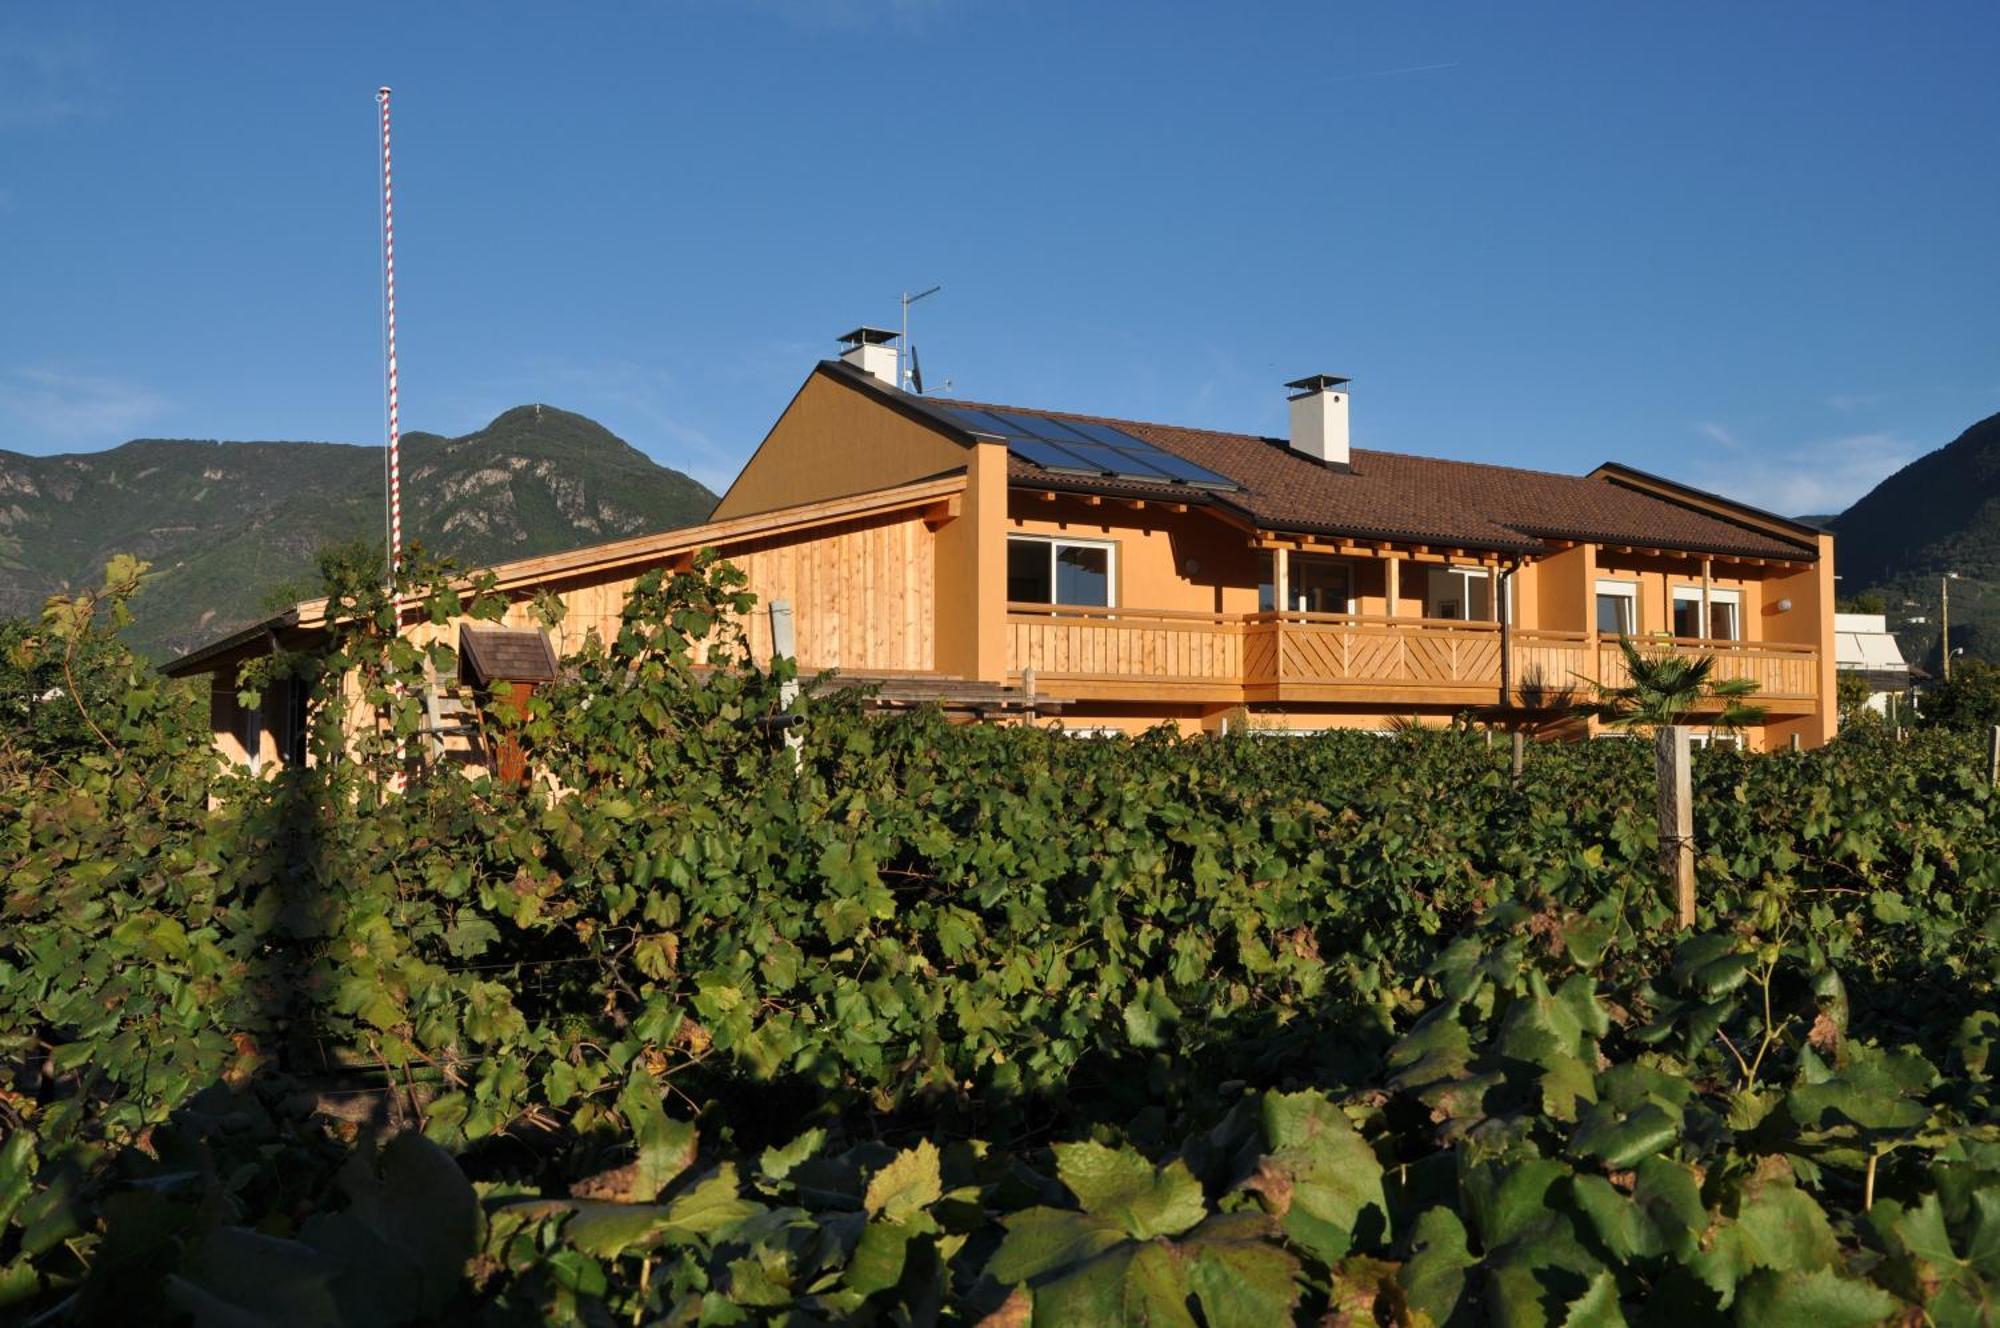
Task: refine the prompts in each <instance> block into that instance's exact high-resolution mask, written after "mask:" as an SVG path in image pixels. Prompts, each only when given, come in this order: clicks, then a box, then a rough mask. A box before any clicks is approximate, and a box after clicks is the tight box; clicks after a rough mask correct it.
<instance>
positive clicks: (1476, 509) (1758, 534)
mask: <svg viewBox="0 0 2000 1328" xmlns="http://www.w3.org/2000/svg"><path fill="white" fill-rule="evenodd" d="M917 400H920V401H924V402H925V403H926V404H935V405H940V406H945V407H951V406H968V407H974V408H977V409H984V410H1001V411H1007V412H1009V413H1012V414H1017V415H1041V416H1047V417H1049V418H1052V419H1073V420H1091V421H1094V422H1096V423H1099V424H1108V425H1110V426H1111V427H1113V428H1116V429H1122V430H1124V431H1125V432H1127V433H1130V434H1133V435H1134V436H1136V437H1139V438H1142V439H1144V440H1145V441H1147V442H1149V443H1152V444H1153V445H1154V446H1155V447H1159V448H1163V449H1164V450H1166V451H1168V452H1172V453H1173V454H1174V455H1176V456H1179V457H1182V458H1185V459H1186V460H1188V461H1192V462H1194V463H1195V464H1196V465H1198V466H1204V467H1206V468H1208V469H1209V470H1212V471H1215V472H1216V473H1217V474H1220V475H1223V476H1225V477H1227V478H1228V479H1230V480H1232V481H1234V482H1235V483H1236V484H1237V485H1238V486H1240V487H1239V488H1238V490H1237V491H1236V492H1233V493H1231V492H1218V493H1214V494H1204V493H1203V492H1202V491H1198V490H1190V489H1189V488H1187V487H1185V486H1181V485H1172V484H1149V483H1143V482H1137V481H1132V480H1113V479H1095V478H1091V477H1088V476H1077V475H1071V474H1061V475H1058V474H1055V473H1052V472H1049V471H1045V470H1043V469H1042V468H1041V467H1039V466H1037V465H1035V464H1034V463H1032V462H1030V461H1027V460H1024V459H1023V458H1021V457H1018V456H1015V457H1011V458H1010V459H1009V461H1008V467H1009V474H1010V475H1011V476H1012V477H1013V478H1014V479H1015V480H1016V481H1017V482H1018V481H1030V482H1043V483H1048V484H1050V485H1051V486H1052V487H1060V488H1065V489H1078V490H1084V491H1093V492H1102V493H1117V494H1126V495H1132V496H1136V497H1166V496H1172V497H1174V498H1176V499H1179V500H1182V501H1205V502H1212V503H1214V504H1216V505H1218V506H1221V507H1223V508H1226V509H1234V510H1235V511H1237V512H1239V513H1241V514H1242V515H1243V516H1244V517H1246V518H1248V519H1249V520H1250V521H1252V522H1254V523H1255V524H1256V525H1258V526H1260V527H1262V528H1265V529H1269V530H1287V531H1300V532H1308V533H1315V534H1336V535H1346V536H1350V537H1354V538H1361V539H1394V540H1407V541H1413V542H1420V543H1430V544H1444V545H1451V546H1453V547H1462V548H1476V549H1490V550H1498V551H1502V552H1533V551H1536V550H1539V549H1542V548H1545V547H1546V545H1547V542H1548V541H1550V540H1557V539H1580V540H1593V541H1598V542H1604V543H1617V544H1632V545H1644V546H1646V547H1649V548H1673V549H1685V550H1689V551H1691V552H1696V553H1717V554H1735V555H1740V556H1744V557H1753V558H1784V559H1808V560H1809V559H1812V558H1814V557H1816V556H1817V554H1818V546H1817V545H1816V544H1815V543H1814V542H1813V541H1812V539H1811V536H1810V535H1809V534H1808V533H1807V532H1805V531H1804V530H1803V528H1801V531H1800V534H1799V536H1798V538H1797V539H1795V540H1794V539H1787V538H1783V537H1780V536H1778V535H1775V534H1771V533H1767V532H1766V531H1764V530H1760V529H1757V528H1756V527H1755V526H1754V525H1752V524H1750V523H1749V522H1745V523H1738V522H1735V521H1730V520H1727V519H1725V518H1723V517H1720V516H1716V515H1713V514H1711V513H1709V512H1705V511H1702V510H1700V509H1698V508H1696V507H1693V506H1685V505H1683V504H1681V503H1677V502H1673V501H1671V500H1669V499H1667V498H1662V497H1658V496H1655V495H1654V494H1651V493H1645V492H1641V491H1640V490H1639V489H1636V488H1632V487H1628V486H1627V485H1625V484H1621V483H1619V482H1617V481H1616V480H1614V479H1611V478H1608V477H1605V476H1601V475H1557V474H1552V473H1550V472H1548V471H1540V470H1523V469H1520V468H1518V467H1515V466H1494V465H1487V464H1484V463H1482V462H1476V461H1444V460H1440V459H1438V458H1436V457H1421V456H1409V455H1405V454H1403V453H1399V452H1373V451H1368V450H1365V449H1361V448H1356V449H1354V451H1353V452H1352V453H1351V455H1350V459H1349V464H1348V467H1347V469H1345V470H1342V469H1339V468H1336V467H1329V466H1323V465H1321V464H1320V463H1318V462H1316V461H1313V460H1312V459H1311V458H1309V457H1303V456H1300V455H1299V454H1298V453H1296V452H1294V451H1292V450H1291V449H1290V448H1289V447H1287V446H1286V444H1285V442H1284V440H1283V439H1279V438H1262V437H1258V436H1256V435H1254V434H1240V433H1220V432H1217V431H1215V430H1212V429H1189V428H1182V427H1180V426H1178V425H1169V424H1148V423H1145V422H1143V421H1139V420H1120V419H1110V418H1106V417H1103V416H1097V415H1077V414H1072V413H1070V412H1066V411H1053V410H1038V409H1035V408H1033V407H1023V406H1004V405H987V404H986V403H984V402H972V401H945V400H941V399H938V398H917ZM1744 511H1745V514H1746V516H1747V517H1751V518H1752V519H1754V518H1755V517H1757V516H1763V515H1764V514H1762V513H1754V512H1753V511H1752V509H1747V508H1746V509H1744ZM1772 519H1775V520H1782V519H1779V518H1772Z"/></svg>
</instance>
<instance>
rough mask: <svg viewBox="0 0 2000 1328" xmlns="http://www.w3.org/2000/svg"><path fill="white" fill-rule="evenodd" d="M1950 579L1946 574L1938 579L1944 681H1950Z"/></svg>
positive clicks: (1950, 575) (1948, 573)
mask: <svg viewBox="0 0 2000 1328" xmlns="http://www.w3.org/2000/svg"><path fill="white" fill-rule="evenodd" d="M1951 578H1952V574H1951V573H1950V572H1946V573H1945V574H1944V575H1943V576H1941V577H1939V578H1938V600H1939V601H1940V603H1941V605H1942V611H1941V613H1940V615H1939V616H1940V617H1941V618H1942V619H1943V621H1944V680H1945V681H1946V682H1950V681H1951Z"/></svg>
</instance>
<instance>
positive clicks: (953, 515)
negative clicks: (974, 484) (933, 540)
mask: <svg viewBox="0 0 2000 1328" xmlns="http://www.w3.org/2000/svg"><path fill="white" fill-rule="evenodd" d="M964 512H965V495H964V494H961V493H954V494H952V495H950V496H949V497H945V498H940V499H939V500H938V501H936V502H934V503H932V504H930V505H929V506H927V507H925V508H924V509H923V513H922V515H923V522H924V525H925V526H926V527H927V528H928V529H931V530H936V529H938V528H939V527H940V526H945V525H949V524H950V523H951V522H953V521H956V520H958V518H959V517H960V516H961V515H963V514H964Z"/></svg>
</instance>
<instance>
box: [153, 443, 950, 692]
mask: <svg viewBox="0 0 2000 1328" xmlns="http://www.w3.org/2000/svg"><path fill="white" fill-rule="evenodd" d="M965 486H966V477H965V475H964V473H963V472H953V473H952V474H949V475H940V476H937V477H935V478H933V479H927V480H918V481H916V482H915V483H912V484H901V485H897V486H896V487H894V488H889V489H877V490H874V491H873V492H871V493H858V494H852V495H850V496H848V497H845V498H833V499H829V500H827V501H825V502H819V503H803V504H800V505H798V506H796V507H781V508H778V509H776V510H774V511H770V512H759V513H757V514H755V515H754V516H743V517H736V518H733V519H731V520H728V521H711V522H708V523H706V524H704V525H699V526H682V527H680V528H679V529H676V530H665V531H660V532H658V533H656V534H651V535H635V536H633V537H632V538H630V539H623V540H614V541H612V542H610V543H607V544H593V545H590V546H588V547H586V548H581V549H572V550H570V551H568V552H566V553H552V554H546V555H544V556H542V557H539V558H517V559H515V560H514V561H512V562H505V563H500V564H498V565H496V566H493V567H489V568H484V569H480V570H477V571H473V572H468V573H466V574H465V575H463V576H461V577H459V578H458V579H457V580H456V581H455V582H454V583H453V584H454V585H455V586H456V587H457V588H458V589H460V590H470V589H472V588H473V587H474V585H475V583H476V582H477V581H478V579H479V578H481V577H482V576H485V575H488V574H490V575H491V576H492V577H493V581H494V587H493V588H494V589H495V590H497V591H499V592H500V593H501V594H518V593H521V592H524V591H526V590H528V589H530V588H533V587H538V586H544V585H548V584H549V583H551V582H556V581H565V580H570V579H573V578H576V577H579V576H585V575H609V574H617V573H621V572H636V571H642V570H646V569H649V568H651V567H654V566H661V565H667V564H671V563H673V562H674V561H675V560H677V559H682V558H692V557H693V556H694V555H695V554H696V553H699V552H700V551H701V550H703V549H710V548H715V549H721V550H722V551H723V552H724V553H725V554H727V552H728V550H729V546H730V545H732V544H741V543H745V542H747V541H750V540H755V539H769V538H771V537H773V536H777V535H787V534H793V533H796V532H798V531H801V530H810V529H813V528H815V527H818V526H828V525H835V524H838V523H840V522H844V521H858V520H866V519H869V518H873V517H879V516H892V515H894V514H896V513H898V512H907V511H921V512H922V513H923V514H924V519H925V520H926V521H929V522H932V523H934V524H942V523H943V522H945V521H949V520H952V519H953V518H955V517H957V516H958V514H959V505H960V503H961V502H962V501H963V497H962V496H963V494H964V492H965ZM326 608H327V601H326V600H325V599H324V598H322V599H313V600H305V601H302V602H301V603H299V604H296V605H294V606H292V607H291V608H289V609H287V610H285V611H284V612H283V613H281V614H278V615H275V616H274V617H270V618H266V619H264V620H263V621H262V622H257V623H252V624H251V625H250V626H248V627H245V628H243V629H242V630H241V631H237V632H233V633H231V634H230V635H229V636H226V637H223V638H222V639H221V640H219V641H215V642H212V643H210V644H208V645H205V646H202V647H200V648H199V649H197V650H193V651H190V652H188V653H187V654H185V655H182V656H181V657H180V658H179V659H176V660H173V661H172V662H170V663H168V664H166V665H165V666H164V667H163V669H162V671H163V672H164V673H166V674H167V675H168V676H170V677H175V678H182V677H187V676H189V675H191V674H196V673H210V672H215V671H216V670H218V669H220V668H222V667H224V666H225V665H226V664H228V663H229V662H231V661H232V660H233V659H235V658H236V657H237V656H238V655H240V654H243V653H262V652H261V651H260V652H250V651H247V649H246V648H247V647H249V646H252V645H256V644H258V643H259V642H260V641H262V642H263V643H265V644H266V645H267V646H268V644H269V643H270V642H271V641H272V640H273V639H274V638H275V634H276V632H277V631H278V630H280V629H299V630H304V631H314V630H319V629H322V628H324V627H325V626H326ZM406 612H407V611H406Z"/></svg>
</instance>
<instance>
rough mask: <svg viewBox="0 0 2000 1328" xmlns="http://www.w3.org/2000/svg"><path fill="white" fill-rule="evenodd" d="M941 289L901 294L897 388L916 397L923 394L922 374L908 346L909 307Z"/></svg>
mask: <svg viewBox="0 0 2000 1328" xmlns="http://www.w3.org/2000/svg"><path fill="white" fill-rule="evenodd" d="M943 289H944V287H943V286H933V287H931V288H930V289H929V290H927V291H918V292H917V293H916V294H915V295H912V294H910V293H909V292H908V291H904V292H903V353H902V354H901V355H900V356H898V357H897V363H898V364H899V365H900V366H901V367H900V368H899V369H898V370H897V372H896V377H897V378H898V379H900V380H901V381H900V382H899V383H897V386H898V387H900V388H902V389H903V390H904V391H905V392H915V393H916V394H917V395H918V396H922V395H923V394H924V372H923V368H922V366H920V365H919V364H918V363H917V348H916V347H915V346H913V345H911V344H910V306H911V305H913V304H915V303H916V302H917V301H918V300H927V299H929V298H930V297H931V296H933V295H935V294H937V293H938V292H939V291H941V290H943Z"/></svg>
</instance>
